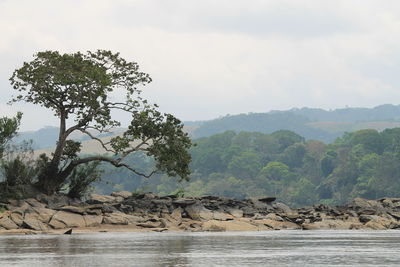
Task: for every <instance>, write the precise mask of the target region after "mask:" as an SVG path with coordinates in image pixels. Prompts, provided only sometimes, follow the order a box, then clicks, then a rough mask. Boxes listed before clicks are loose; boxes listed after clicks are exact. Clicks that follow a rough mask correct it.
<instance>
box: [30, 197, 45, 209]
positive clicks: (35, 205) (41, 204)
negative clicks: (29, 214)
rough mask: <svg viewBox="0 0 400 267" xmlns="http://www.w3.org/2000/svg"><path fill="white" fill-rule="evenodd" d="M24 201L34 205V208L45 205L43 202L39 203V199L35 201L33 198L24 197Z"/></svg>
mask: <svg viewBox="0 0 400 267" xmlns="http://www.w3.org/2000/svg"><path fill="white" fill-rule="evenodd" d="M25 202H26V203H28V204H29V205H30V206H31V207H34V208H44V207H46V205H45V204H43V203H40V202H39V201H37V200H36V199H34V198H28V199H25Z"/></svg>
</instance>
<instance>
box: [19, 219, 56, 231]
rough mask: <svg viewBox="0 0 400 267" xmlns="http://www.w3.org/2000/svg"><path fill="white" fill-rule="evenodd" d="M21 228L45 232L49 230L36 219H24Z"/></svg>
mask: <svg viewBox="0 0 400 267" xmlns="http://www.w3.org/2000/svg"><path fill="white" fill-rule="evenodd" d="M22 227H23V228H26V229H32V230H36V231H46V230H49V227H48V226H47V225H46V224H44V223H42V222H41V221H40V220H39V219H37V218H25V219H24V221H23V223H22Z"/></svg>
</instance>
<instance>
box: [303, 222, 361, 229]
mask: <svg viewBox="0 0 400 267" xmlns="http://www.w3.org/2000/svg"><path fill="white" fill-rule="evenodd" d="M362 227H363V226H362V224H361V223H359V222H356V221H343V220H332V219H327V220H322V221H319V222H314V223H311V224H309V223H304V224H302V228H303V229H304V230H328V229H335V230H348V229H361V228H362Z"/></svg>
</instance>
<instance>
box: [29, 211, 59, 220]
mask: <svg viewBox="0 0 400 267" xmlns="http://www.w3.org/2000/svg"><path fill="white" fill-rule="evenodd" d="M33 210H34V211H35V212H36V213H37V214H38V215H39V218H40V220H41V222H43V223H48V222H50V219H51V217H53V215H54V214H55V213H56V211H55V210H51V209H47V208H33Z"/></svg>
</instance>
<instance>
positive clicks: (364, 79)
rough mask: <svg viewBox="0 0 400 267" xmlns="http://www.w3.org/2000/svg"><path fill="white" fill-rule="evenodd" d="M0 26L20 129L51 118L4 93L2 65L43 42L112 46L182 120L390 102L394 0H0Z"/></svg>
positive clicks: (397, 26)
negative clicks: (20, 117)
mask: <svg viewBox="0 0 400 267" xmlns="http://www.w3.org/2000/svg"><path fill="white" fill-rule="evenodd" d="M0 36H1V37H0V116H12V115H14V114H15V113H16V112H17V111H22V112H23V113H24V118H23V121H22V126H21V130H35V129H38V128H41V127H43V126H45V125H57V123H58V121H57V118H55V117H53V116H52V113H50V112H48V111H47V110H45V109H42V108H40V107H38V106H34V105H31V104H22V103H21V104H14V105H12V106H10V105H7V102H8V100H9V99H10V98H11V96H12V95H13V94H15V92H14V91H13V89H12V87H11V86H10V83H9V80H8V79H9V78H10V76H11V74H12V72H13V71H14V70H15V69H16V68H19V67H21V66H22V64H23V62H24V61H30V60H32V59H33V55H34V54H35V53H37V52H39V51H44V50H58V51H60V52H62V53H73V52H77V51H82V52H85V51H88V50H91V51H92V50H97V49H106V50H112V51H114V52H120V53H121V56H122V57H124V58H125V59H126V60H128V61H135V62H137V63H138V64H139V65H140V69H141V71H143V72H146V73H149V74H150V76H151V77H152V79H153V82H152V83H151V84H150V85H148V86H146V87H145V88H143V90H144V96H145V97H146V98H147V99H148V100H149V101H150V102H152V103H157V104H158V105H159V106H160V108H161V110H162V111H163V112H168V113H172V114H174V115H176V116H177V117H178V118H180V119H181V120H186V121H187V120H207V119H213V118H217V117H220V116H223V115H226V114H238V113H248V112H268V111H270V110H285V109H290V108H295V107H296V108H301V107H305V106H307V107H314V108H324V109H334V108H343V107H346V106H350V107H373V106H377V105H381V104H386V103H390V104H399V103H400V88H399V87H400V86H399V85H400V83H399V82H400V75H399V74H400V1H391V0H385V1H380V0H324V1H321V0H251V1H248V0H201V1H198V0H168V1H166V0H130V1H128V0H113V1H111V0H35V1H32V0H25V1H24V0H0ZM121 118H122V120H126V119H127V118H124V117H121Z"/></svg>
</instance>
